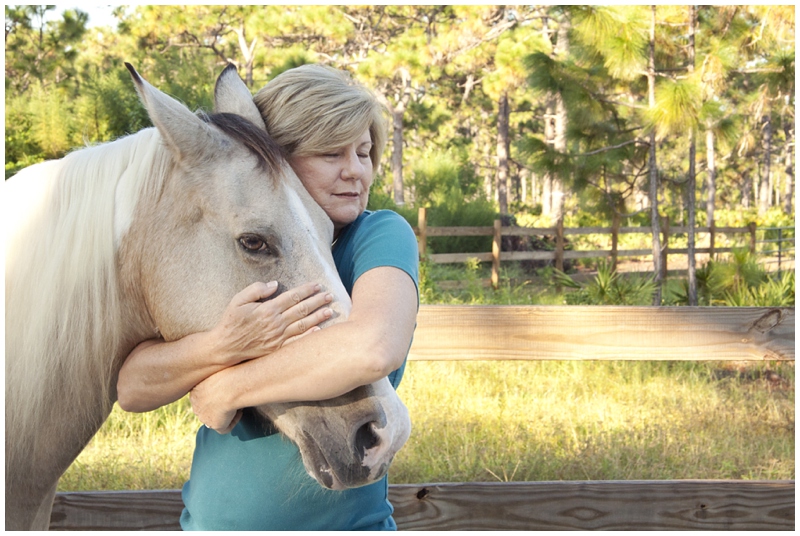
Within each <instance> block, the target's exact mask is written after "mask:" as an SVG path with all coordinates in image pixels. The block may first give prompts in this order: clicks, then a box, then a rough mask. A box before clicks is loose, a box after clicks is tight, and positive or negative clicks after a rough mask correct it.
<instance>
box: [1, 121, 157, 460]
mask: <svg viewBox="0 0 800 536" xmlns="http://www.w3.org/2000/svg"><path fill="white" fill-rule="evenodd" d="M150 130H152V129H148V130H146V131H142V132H140V133H138V134H136V135H133V136H129V137H127V138H124V139H122V140H118V141H116V142H113V143H110V144H105V145H101V146H97V147H92V148H89V149H84V150H81V151H77V152H75V153H72V154H70V155H68V156H67V157H65V158H64V159H63V160H62V161H59V162H58V163H48V164H46V165H43V166H41V167H37V166H34V167H32V168H30V169H29V170H28V171H27V173H26V172H23V173H26V175H25V176H20V177H18V179H20V180H24V179H27V178H30V177H32V176H35V175H37V174H45V175H47V176H46V180H41V181H37V183H39V184H40V185H41V186H40V189H41V191H40V192H39V194H40V195H39V198H38V200H37V201H36V203H31V207H30V208H31V210H30V211H28V212H27V213H26V217H25V219H24V221H20V222H17V223H16V224H15V229H13V230H12V231H11V235H12V236H11V237H10V240H8V241H7V250H6V272H7V274H6V282H7V284H6V310H7V311H13V314H12V313H9V314H7V316H6V352H7V355H6V374H7V378H8V380H7V382H6V403H7V406H6V407H7V408H8V407H9V406H13V407H14V412H11V413H10V412H9V411H6V423H7V427H6V437H7V438H8V437H9V430H10V429H11V430H13V431H14V434H15V436H16V437H17V438H18V439H16V440H17V441H20V442H24V441H25V440H26V439H30V438H31V437H35V436H36V433H37V432H36V431H35V430H33V428H36V427H39V426H42V425H43V423H47V422H50V421H52V420H53V419H56V418H57V416H56V415H55V413H58V411H59V406H61V407H69V411H70V412H73V413H75V414H77V415H78V420H77V422H82V423H87V424H86V425H87V426H88V427H89V428H95V429H96V427H97V426H99V423H102V420H103V419H104V418H105V416H106V415H107V414H108V412H109V411H110V409H111V405H112V404H113V401H114V400H115V398H116V392H115V384H116V375H117V373H118V370H119V367H120V365H121V358H122V357H124V355H125V353H126V352H125V350H126V348H125V346H126V345H130V344H131V342H130V341H131V336H130V335H129V333H128V332H129V328H128V327H127V326H126V325H125V324H124V323H123V322H122V320H123V318H124V313H123V311H124V309H123V307H122V299H121V293H120V288H119V282H118V278H117V267H116V244H115V234H114V223H115V197H116V196H117V194H118V192H119V190H120V187H123V189H125V188H128V189H131V190H132V189H136V187H138V189H139V190H141V189H145V188H148V187H152V185H151V184H149V183H148V179H147V178H146V177H144V176H143V174H144V173H145V171H146V170H147V171H149V169H151V168H152V167H153V166H154V163H155V162H157V161H158V159H159V155H160V153H161V152H163V149H159V148H158V139H157V137H156V136H154V135H153V132H150ZM15 179H17V177H15V178H14V179H12V180H15ZM126 181H127V182H126ZM32 198H33V197H32ZM127 350H128V351H129V350H130V348H127ZM32 385H36V386H38V388H35V389H32V388H31V387H30V386H32ZM98 395H99V396H98ZM79 435H85V432H81V433H80V434H79ZM7 446H8V443H7ZM22 448H24V447H22Z"/></svg>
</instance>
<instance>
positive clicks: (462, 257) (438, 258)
mask: <svg viewBox="0 0 800 536" xmlns="http://www.w3.org/2000/svg"><path fill="white" fill-rule="evenodd" d="M428 258H430V259H431V261H433V262H435V263H437V264H447V263H451V262H467V261H468V260H469V259H478V260H479V261H481V262H492V253H491V251H490V252H489V253H432V254H430V255H428Z"/></svg>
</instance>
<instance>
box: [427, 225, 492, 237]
mask: <svg viewBox="0 0 800 536" xmlns="http://www.w3.org/2000/svg"><path fill="white" fill-rule="evenodd" d="M427 231H428V236H492V234H493V233H494V228H493V227H428V229H427Z"/></svg>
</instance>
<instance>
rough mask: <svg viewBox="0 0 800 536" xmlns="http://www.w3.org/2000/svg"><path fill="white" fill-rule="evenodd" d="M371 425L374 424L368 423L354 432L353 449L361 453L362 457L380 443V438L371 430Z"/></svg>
mask: <svg viewBox="0 0 800 536" xmlns="http://www.w3.org/2000/svg"><path fill="white" fill-rule="evenodd" d="M373 424H375V423H374V422H368V423H366V424H364V425H362V426H361V427H359V429H358V430H356V441H355V447H356V451H357V452H359V453H361V456H362V457H363V456H364V454H365V453H366V451H368V450H369V449H371V448H372V447H374V446H376V445H377V444H378V443H380V441H381V438H380V437H378V434H376V433H375V432H374V431H373V429H372V426H373Z"/></svg>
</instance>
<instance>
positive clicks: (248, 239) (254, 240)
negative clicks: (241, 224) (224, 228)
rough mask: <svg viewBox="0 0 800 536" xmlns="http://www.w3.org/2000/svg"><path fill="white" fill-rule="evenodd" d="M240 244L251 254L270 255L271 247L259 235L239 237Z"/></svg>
mask: <svg viewBox="0 0 800 536" xmlns="http://www.w3.org/2000/svg"><path fill="white" fill-rule="evenodd" d="M239 243H240V244H241V245H242V247H243V248H244V249H246V250H247V251H249V252H250V253H269V246H268V245H267V243H266V242H265V241H264V239H263V238H261V237H259V236H257V235H243V236H241V237H239Z"/></svg>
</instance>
